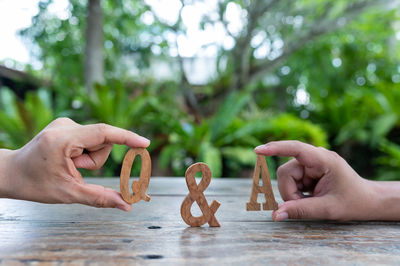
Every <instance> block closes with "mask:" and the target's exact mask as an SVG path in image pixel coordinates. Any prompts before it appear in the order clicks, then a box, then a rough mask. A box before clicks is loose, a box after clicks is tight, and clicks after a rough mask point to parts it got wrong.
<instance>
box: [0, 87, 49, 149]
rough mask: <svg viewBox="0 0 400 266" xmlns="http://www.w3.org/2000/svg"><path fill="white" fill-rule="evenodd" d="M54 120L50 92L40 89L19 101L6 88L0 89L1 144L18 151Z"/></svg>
mask: <svg viewBox="0 0 400 266" xmlns="http://www.w3.org/2000/svg"><path fill="white" fill-rule="evenodd" d="M53 119H54V114H53V111H52V107H51V97H50V94H49V92H48V91H46V90H44V89H39V91H37V92H35V93H28V94H27V95H26V98H25V100H23V101H22V100H20V99H18V98H17V97H16V96H15V95H14V93H13V92H12V91H11V90H9V89H8V88H6V87H3V88H1V89H0V144H1V146H3V147H5V148H9V149H18V148H20V147H21V146H22V145H24V144H26V143H27V142H28V141H30V140H31V139H32V138H33V137H34V136H35V135H36V134H37V133H39V131H41V130H42V129H43V128H44V127H45V126H46V125H47V124H49V123H50V122H51V121H52V120H53Z"/></svg>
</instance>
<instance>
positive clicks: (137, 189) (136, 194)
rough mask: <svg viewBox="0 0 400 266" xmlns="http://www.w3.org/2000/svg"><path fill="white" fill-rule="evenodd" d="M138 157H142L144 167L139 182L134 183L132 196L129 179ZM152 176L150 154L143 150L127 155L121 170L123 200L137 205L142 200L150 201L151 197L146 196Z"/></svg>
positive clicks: (135, 149) (130, 152) (136, 149)
mask: <svg viewBox="0 0 400 266" xmlns="http://www.w3.org/2000/svg"><path fill="white" fill-rule="evenodd" d="M136 155H140V157H141V159H142V165H141V168H140V176H139V181H133V183H132V191H133V195H132V194H131V193H130V191H129V177H130V175H131V168H132V164H133V161H134V160H135V157H136ZM150 174H151V159H150V155H149V152H148V151H147V150H146V149H143V148H132V149H130V150H129V151H128V152H127V153H126V155H125V158H124V161H123V163H122V168H121V176H120V178H121V179H120V189H121V194H122V198H123V199H124V200H125V201H126V202H128V203H129V204H132V203H136V202H138V201H140V200H145V201H150V197H149V195H147V194H146V191H147V187H148V186H149V182H150Z"/></svg>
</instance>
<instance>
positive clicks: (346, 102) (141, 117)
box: [0, 0, 400, 180]
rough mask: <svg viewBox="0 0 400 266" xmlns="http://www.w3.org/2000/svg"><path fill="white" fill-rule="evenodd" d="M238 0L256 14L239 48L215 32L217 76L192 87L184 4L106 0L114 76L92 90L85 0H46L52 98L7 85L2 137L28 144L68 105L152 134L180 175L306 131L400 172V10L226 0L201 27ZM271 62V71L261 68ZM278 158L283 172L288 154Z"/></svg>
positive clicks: (368, 169) (232, 163) (36, 39)
mask: <svg viewBox="0 0 400 266" xmlns="http://www.w3.org/2000/svg"><path fill="white" fill-rule="evenodd" d="M197 2H200V1H183V2H182V6H188V5H195V4H196V3H197ZM231 2H232V3H234V4H233V5H237V8H239V10H240V9H242V10H240V11H243V14H248V16H247V17H246V18H244V25H246V27H245V28H243V29H241V30H240V31H239V32H238V33H237V34H236V33H232V34H231V36H230V37H231V38H232V39H233V43H234V44H233V47H230V48H226V47H225V46H221V45H220V44H216V50H217V51H218V54H217V58H216V66H217V67H216V73H215V77H213V79H211V80H210V81H209V82H208V83H206V84H202V85H196V86H194V85H192V84H187V82H185V81H186V79H187V78H186V76H185V73H186V72H185V71H184V69H183V68H182V66H178V65H179V63H177V61H179V60H180V58H179V56H178V57H175V56H171V55H174V54H176V50H177V44H178V43H177V42H176V40H175V39H174V38H176V36H180V37H185V36H188V35H189V32H188V30H187V29H186V28H185V26H184V24H183V22H182V21H183V19H182V17H180V15H181V14H179V15H178V18H177V21H176V22H175V23H172V24H171V23H169V22H168V23H167V22H163V21H162V19H159V18H158V16H157V12H155V11H154V10H153V9H152V8H151V7H150V6H147V5H146V2H141V1H111V0H107V1H103V2H102V6H103V13H104V28H103V32H104V51H103V52H104V58H105V63H106V64H105V68H106V69H105V73H104V77H105V80H106V82H105V84H98V85H97V86H96V88H95V91H94V94H93V95H92V97H89V96H88V95H86V91H85V88H83V85H82V84H83V72H84V67H83V59H84V38H85V30H86V20H85V19H86V4H87V2H85V1H79V0H71V1H70V6H69V7H68V11H69V12H70V16H69V18H68V19H60V18H58V17H56V16H54V15H52V14H50V13H49V10H48V6H49V5H50V4H51V1H42V2H41V3H40V5H39V13H38V14H37V15H36V16H35V17H34V18H33V24H32V26H31V27H30V28H28V29H26V30H23V31H22V35H23V36H24V37H26V38H27V39H29V40H30V41H32V42H33V43H34V44H35V45H36V46H37V47H38V48H39V49H35V50H34V51H36V55H37V58H38V59H39V60H40V61H41V62H42V63H43V66H44V67H43V70H42V71H40V73H33V74H35V75H37V76H39V77H40V78H41V79H42V80H51V83H49V84H50V85H49V87H51V89H52V90H51V91H52V93H53V94H54V95H53V96H54V97H50V95H49V93H48V91H45V90H43V89H41V90H40V91H39V92H37V93H33V94H29V95H27V97H26V99H25V100H23V101H22V100H18V99H16V98H15V96H14V95H13V94H12V93H10V91H8V90H4V89H1V90H0V98H1V99H0V101H1V110H0V132H1V133H0V145H2V146H6V147H10V148H18V147H20V146H21V145H23V144H24V143H26V142H27V141H28V140H29V139H30V138H31V137H33V136H34V135H35V134H36V133H37V132H38V131H39V130H40V129H41V128H43V127H44V126H45V125H46V124H47V123H48V122H50V121H51V119H52V118H53V117H55V114H58V115H67V116H70V117H72V118H74V119H75V120H76V121H77V122H79V123H94V122H104V123H109V124H112V125H115V126H119V127H123V128H126V129H130V130H133V131H135V132H137V133H139V134H142V135H145V136H147V137H148V138H150V139H151V140H152V144H151V146H150V147H149V149H150V151H151V153H152V158H155V159H156V161H158V162H159V166H160V167H162V168H163V169H166V171H171V172H169V174H173V175H183V174H184V172H185V170H186V168H187V167H188V166H189V165H190V164H192V163H193V162H195V161H204V162H206V163H208V164H209V165H210V167H211V169H212V171H213V176H215V177H219V176H238V175H240V174H242V175H245V176H246V175H248V173H246V172H245V171H243V170H249V169H250V170H251V169H252V168H253V167H254V161H255V154H254V152H253V149H254V147H255V146H257V145H260V144H262V143H266V142H268V141H272V140H282V139H298V140H301V141H304V142H308V143H312V144H314V145H316V146H323V147H327V148H330V149H333V150H336V151H337V152H338V153H339V154H340V155H342V156H343V157H345V159H347V160H348V161H349V162H350V163H351V165H352V166H354V167H355V169H356V170H357V171H358V172H359V173H360V174H361V175H363V176H365V177H367V178H380V179H397V180H398V179H400V171H399V170H397V169H399V168H400V166H399V165H400V163H399V161H400V159H399V158H400V156H399V154H400V153H399V150H400V148H399V143H400V133H399V132H400V121H399V118H400V105H399V104H398V103H399V102H400V67H399V66H400V56H399V55H400V46H399V42H398V40H396V38H395V36H396V31H397V32H398V30H399V29H398V26H396V25H397V24H398V23H397V22H398V21H399V18H400V17H399V16H400V13H399V12H398V10H396V9H395V8H390V7H389V6H387V7H385V8H378V6H376V7H375V8H365V9H363V8H361V7H358V8H355V9H353V13H346V8H348V7H349V6H351V5H353V4H355V6H356V7H357V5H360V6H363V5H364V4H366V5H367V4H374V1H366V0H365V1H330V0H321V1H309V0H304V1H273V3H274V4H273V5H271V6H270V7H268V8H266V9H264V10H265V12H264V13H262V14H261V13H260V14H259V12H258V11H259V10H262V9H263V8H265V5H268V3H269V2H268V1H247V2H246V1H230V0H224V1H220V5H219V8H220V9H219V10H218V14H216V16H213V15H214V14H207V15H205V16H204V17H202V18H201V22H200V24H199V27H200V28H202V29H206V28H210V27H214V26H218V27H219V26H222V25H221V21H220V20H221V19H223V18H226V9H227V7H228V6H229V4H230V3H231ZM378 2H379V1H378ZM271 3H272V2H271ZM256 4H257V5H258V6H257V8H254V7H255V6H254V5H256ZM377 4H378V3H377ZM231 6H232V5H231ZM254 12H255V13H254ZM257 12H258V13H257ZM183 13H184V12H183ZM358 13H359V14H360V15H357V14H358ZM252 15H254V16H252ZM146 16H147V17H149V18H152V19H153V21H152V23H149V22H148V21H147V22H146V23H145V20H144V19H143V18H144V17H146ZM218 16H219V17H220V18H219V19H218V18H217V17H218ZM340 18H342V20H341V19H340ZM336 19H339V20H336ZM351 19H354V20H353V21H352V22H350V23H349V24H346V25H345V26H343V27H338V29H337V30H335V28H336V25H339V24H340V23H343V22H348V21H350V20H351ZM295 21H297V22H296V23H297V24H296V23H295ZM222 22H223V23H222V24H223V25H224V27H225V26H227V25H229V22H228V21H222ZM333 22H334V23H333ZM396 23H397V24H396ZM225 24H226V25H225ZM250 27H254V28H252V29H251V28H250ZM396 27H397V28H396ZM333 30H334V31H333ZM323 32H326V34H321V33H323ZM397 34H398V33H397ZM174 36H175V37H174ZM260 36H263V37H260ZM256 37H257V38H261V39H262V40H259V43H258V44H257V42H255V39H257V38H256ZM280 42H281V45H282V48H279V47H280ZM212 45H214V44H213V43H210V47H211V46H212ZM260 47H261V48H262V47H264V48H265V47H269V48H267V50H269V52H267V55H266V57H265V58H259V56H256V54H257V53H256V51H257V49H258V48H260ZM178 50H179V49H178ZM160 62H161V63H164V64H165V65H167V66H168V67H167V68H170V70H172V71H171V72H174V73H175V72H176V73H177V74H174V75H171V77H168V81H165V79H164V80H163V79H162V78H160V77H159V76H158V73H155V74H153V73H154V72H152V70H153V71H154V69H157V68H156V67H155V68H154V69H152V67H154V65H157V64H158V63H160ZM182 65H183V64H182ZM263 68H264V69H265V72H264V73H265V74H263V75H259V78H254V76H253V74H254V73H256V72H257V71H260V69H261V70H262V69H263ZM175 70H176V71H175ZM260 73H262V72H260ZM177 77H178V78H177ZM187 90H189V91H191V92H193V97H192V98H191V99H188V98H187V97H186V95H187V93H186V92H187ZM50 99H51V100H50ZM190 100H194V103H195V104H193V103H192V102H190ZM196 104H197V105H198V106H196ZM125 151H126V148H125V147H122V146H116V147H115V148H114V149H113V151H112V155H111V157H112V160H109V161H108V162H107V165H106V167H107V168H108V169H112V171H110V172H107V173H106V174H109V175H118V174H119V166H120V162H121V159H122V156H123V155H124V153H125ZM267 160H268V165H269V167H270V172H271V173H272V174H273V173H274V170H275V169H276V167H277V165H278V164H279V163H281V162H282V161H279V160H277V159H274V158H267ZM155 167H157V166H155ZM167 173H168V172H167ZM101 174H104V172H103V173H101Z"/></svg>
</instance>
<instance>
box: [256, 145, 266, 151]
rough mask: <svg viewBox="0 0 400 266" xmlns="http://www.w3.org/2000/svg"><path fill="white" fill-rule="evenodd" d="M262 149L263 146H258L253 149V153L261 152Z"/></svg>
mask: <svg viewBox="0 0 400 266" xmlns="http://www.w3.org/2000/svg"><path fill="white" fill-rule="evenodd" d="M263 147H265V145H259V146H257V147H256V148H255V149H254V151H259V150H261V149H262V148H263Z"/></svg>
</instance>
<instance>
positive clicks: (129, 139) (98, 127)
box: [74, 124, 150, 148]
mask: <svg viewBox="0 0 400 266" xmlns="http://www.w3.org/2000/svg"><path fill="white" fill-rule="evenodd" d="M74 135H75V137H76V141H77V142H78V143H80V145H81V146H82V147H93V146H96V145H100V144H120V145H127V146H129V147H131V148H135V147H137V148H146V147H147V146H149V145H150V140H148V139H146V138H145V137H142V136H140V135H138V134H136V133H134V132H132V131H129V130H126V129H122V128H119V127H114V126H110V125H107V124H92V125H86V126H81V127H79V128H77V129H76V130H75V134H74Z"/></svg>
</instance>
